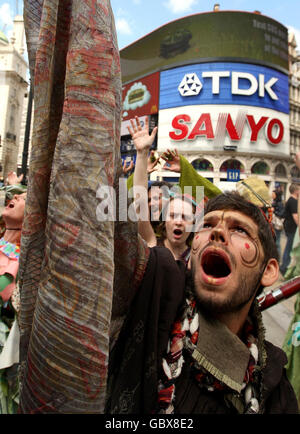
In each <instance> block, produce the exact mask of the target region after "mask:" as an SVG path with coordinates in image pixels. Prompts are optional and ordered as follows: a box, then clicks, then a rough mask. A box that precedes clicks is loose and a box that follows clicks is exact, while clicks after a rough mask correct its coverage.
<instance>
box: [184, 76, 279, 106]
mask: <svg viewBox="0 0 300 434" xmlns="http://www.w3.org/2000/svg"><path fill="white" fill-rule="evenodd" d="M204 78H208V79H211V88H212V94H213V95H219V94H220V87H221V86H220V85H221V82H222V80H223V79H228V78H229V79H231V93H232V95H243V96H251V95H254V94H255V93H256V92H258V95H259V96H260V97H261V98H264V97H265V95H266V94H268V95H269V97H270V98H271V99H273V100H275V101H277V100H278V96H277V95H276V93H275V91H274V88H273V87H274V85H275V83H277V81H278V78H275V77H272V78H270V79H269V80H268V81H266V77H265V75H264V74H259V75H258V78H257V77H255V76H254V75H253V74H250V73H247V72H235V71H232V72H231V71H204V72H202V79H204ZM203 86H204V85H203V83H202V82H201V81H200V79H199V77H198V75H197V74H196V73H189V74H185V76H184V77H183V79H182V81H181V83H180V85H179V87H178V90H179V92H180V94H181V96H183V97H186V96H196V95H199V94H200V92H201V90H202V89H203Z"/></svg>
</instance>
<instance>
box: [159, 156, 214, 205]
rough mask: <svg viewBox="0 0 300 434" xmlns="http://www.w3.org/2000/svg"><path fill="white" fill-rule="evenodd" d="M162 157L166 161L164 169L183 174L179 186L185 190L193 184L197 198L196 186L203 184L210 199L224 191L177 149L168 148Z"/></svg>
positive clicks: (194, 194) (205, 193)
mask: <svg viewBox="0 0 300 434" xmlns="http://www.w3.org/2000/svg"><path fill="white" fill-rule="evenodd" d="M161 158H162V159H163V160H165V161H166V164H165V165H164V166H163V170H170V171H172V172H179V173H180V174H181V176H180V179H179V186H180V188H181V190H182V192H184V187H185V186H191V187H192V191H193V194H192V196H193V197H194V198H196V191H197V190H196V187H197V186H200V187H201V186H202V187H204V195H205V196H206V197H207V198H209V199H210V198H212V197H214V196H217V195H219V194H221V193H222V191H221V190H220V189H219V188H218V187H217V186H216V185H214V184H213V183H212V182H210V181H209V180H208V179H206V178H204V177H203V176H201V175H199V173H198V172H197V171H196V170H195V169H194V167H193V166H192V164H191V163H189V162H188V160H187V159H186V158H185V157H183V156H182V155H180V154H178V152H177V150H176V149H175V150H174V151H170V150H169V149H168V150H167V152H165V153H164V154H163V155H162V157H161Z"/></svg>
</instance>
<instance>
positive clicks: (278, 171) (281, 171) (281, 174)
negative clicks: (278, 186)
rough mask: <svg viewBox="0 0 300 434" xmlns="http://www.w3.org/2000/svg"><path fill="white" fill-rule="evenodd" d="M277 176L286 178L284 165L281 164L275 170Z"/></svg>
mask: <svg viewBox="0 0 300 434" xmlns="http://www.w3.org/2000/svg"><path fill="white" fill-rule="evenodd" d="M275 175H276V176H277V177H278V178H286V170H285V167H284V165H283V164H281V163H279V164H278V165H277V166H276V169H275Z"/></svg>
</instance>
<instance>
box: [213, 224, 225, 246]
mask: <svg viewBox="0 0 300 434" xmlns="http://www.w3.org/2000/svg"><path fill="white" fill-rule="evenodd" d="M209 241H215V242H218V243H224V244H228V234H227V231H226V229H225V227H224V226H223V225H220V224H219V225H217V226H215V227H214V228H213V229H212V231H211V233H210V237H209Z"/></svg>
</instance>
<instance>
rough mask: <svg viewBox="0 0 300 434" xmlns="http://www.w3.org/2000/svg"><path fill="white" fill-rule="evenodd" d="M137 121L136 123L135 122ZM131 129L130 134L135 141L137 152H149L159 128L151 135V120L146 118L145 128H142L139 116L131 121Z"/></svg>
mask: <svg viewBox="0 0 300 434" xmlns="http://www.w3.org/2000/svg"><path fill="white" fill-rule="evenodd" d="M134 120H135V122H134ZM130 123H131V128H130V127H128V131H129V134H131V137H132V139H133V144H134V146H135V149H136V150H137V152H143V151H144V152H148V151H149V149H150V148H151V145H152V143H153V142H154V139H155V136H156V133H157V127H155V128H154V129H153V131H152V133H151V134H149V120H148V117H146V120H145V127H144V128H142V126H141V123H140V120H139V118H138V117H137V116H135V119H130Z"/></svg>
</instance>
